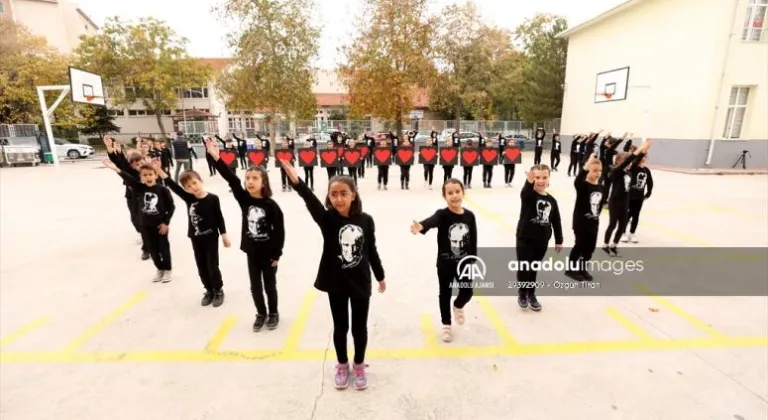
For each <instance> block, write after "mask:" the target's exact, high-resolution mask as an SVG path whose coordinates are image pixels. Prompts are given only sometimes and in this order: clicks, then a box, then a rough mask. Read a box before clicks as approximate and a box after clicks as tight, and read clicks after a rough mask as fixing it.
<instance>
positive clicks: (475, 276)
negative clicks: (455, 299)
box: [456, 255, 486, 281]
mask: <svg viewBox="0 0 768 420" xmlns="http://www.w3.org/2000/svg"><path fill="white" fill-rule="evenodd" d="M485 273H486V270H485V262H484V261H483V259H482V258H480V257H477V256H474V255H467V256H466V257H464V258H462V259H461V260H459V264H458V265H457V266H456V276H457V277H458V279H459V281H484V280H485Z"/></svg>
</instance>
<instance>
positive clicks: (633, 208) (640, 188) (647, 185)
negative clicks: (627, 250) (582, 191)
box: [621, 155, 653, 244]
mask: <svg viewBox="0 0 768 420" xmlns="http://www.w3.org/2000/svg"><path fill="white" fill-rule="evenodd" d="M647 161H648V156H647V155H646V156H643V159H642V160H640V161H639V162H638V163H637V164H635V165H633V166H632V168H631V169H630V170H629V173H630V175H631V176H632V179H631V181H630V185H629V219H630V220H631V223H630V226H629V234H627V235H625V236H624V237H622V239H621V240H622V242H632V243H633V244H636V243H637V236H635V231H637V223H638V222H639V221H640V210H642V209H643V202H645V200H647V199H649V198H651V193H652V192H653V176H652V175H651V170H650V169H649V168H648V167H647V166H645V164H646V162H647Z"/></svg>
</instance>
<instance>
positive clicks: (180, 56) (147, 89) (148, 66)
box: [75, 17, 210, 136]
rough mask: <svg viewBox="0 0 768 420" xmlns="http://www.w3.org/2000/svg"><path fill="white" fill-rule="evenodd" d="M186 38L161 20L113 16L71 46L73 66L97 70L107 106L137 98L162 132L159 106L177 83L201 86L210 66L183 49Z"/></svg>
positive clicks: (168, 103) (170, 104)
mask: <svg viewBox="0 0 768 420" xmlns="http://www.w3.org/2000/svg"><path fill="white" fill-rule="evenodd" d="M187 42H188V41H187V40H186V39H185V38H182V37H179V36H178V35H176V33H175V32H174V31H173V29H171V28H170V27H169V26H168V25H167V24H165V22H163V21H160V20H157V19H154V18H143V19H140V20H139V21H138V22H137V23H127V22H123V21H121V20H120V19H119V18H117V17H114V18H110V19H108V20H107V21H106V23H105V24H104V26H103V27H102V29H101V31H100V32H99V33H98V34H95V35H91V36H84V37H82V38H81V43H80V45H79V46H78V48H77V49H76V50H75V57H76V63H77V65H78V67H81V68H83V69H85V70H88V71H91V72H94V73H97V74H100V75H101V77H102V79H103V80H104V84H105V86H106V88H107V91H108V95H109V98H108V99H109V100H110V102H111V103H112V105H113V106H123V107H125V106H130V105H132V104H134V103H136V102H139V103H141V104H142V105H143V106H144V107H145V108H146V110H147V113H149V114H152V115H155V118H156V119H157V126H158V128H159V129H160V132H161V133H162V135H163V136H165V135H166V130H165V126H164V124H163V120H162V116H163V112H164V111H167V110H171V109H174V108H175V107H176V103H177V100H178V98H179V94H180V92H181V90H182V89H189V88H194V87H200V86H207V85H208V80H209V77H210V68H209V67H207V66H206V65H204V64H202V63H201V62H200V61H199V60H196V59H194V58H191V57H189V56H188V54H187Z"/></svg>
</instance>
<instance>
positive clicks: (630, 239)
mask: <svg viewBox="0 0 768 420" xmlns="http://www.w3.org/2000/svg"><path fill="white" fill-rule="evenodd" d="M629 241H630V242H632V243H633V244H636V243H637V236H636V235H635V234H634V233H630V234H629Z"/></svg>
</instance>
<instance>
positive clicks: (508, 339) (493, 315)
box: [475, 296, 517, 346]
mask: <svg viewBox="0 0 768 420" xmlns="http://www.w3.org/2000/svg"><path fill="white" fill-rule="evenodd" d="M475 301H476V302H477V304H478V305H480V309H481V310H482V311H483V314H484V315H485V317H486V318H488V321H490V323H491V326H493V329H494V331H496V334H497V335H498V336H499V338H500V339H501V342H502V343H503V344H504V345H505V346H513V345H516V344H517V340H515V337H514V336H513V335H512V333H510V332H509V330H508V329H507V326H506V325H505V324H504V321H503V320H502V319H501V315H499V313H498V312H497V311H496V308H495V307H494V306H493V304H492V303H491V302H490V301H489V300H488V298H486V297H485V296H475Z"/></svg>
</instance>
